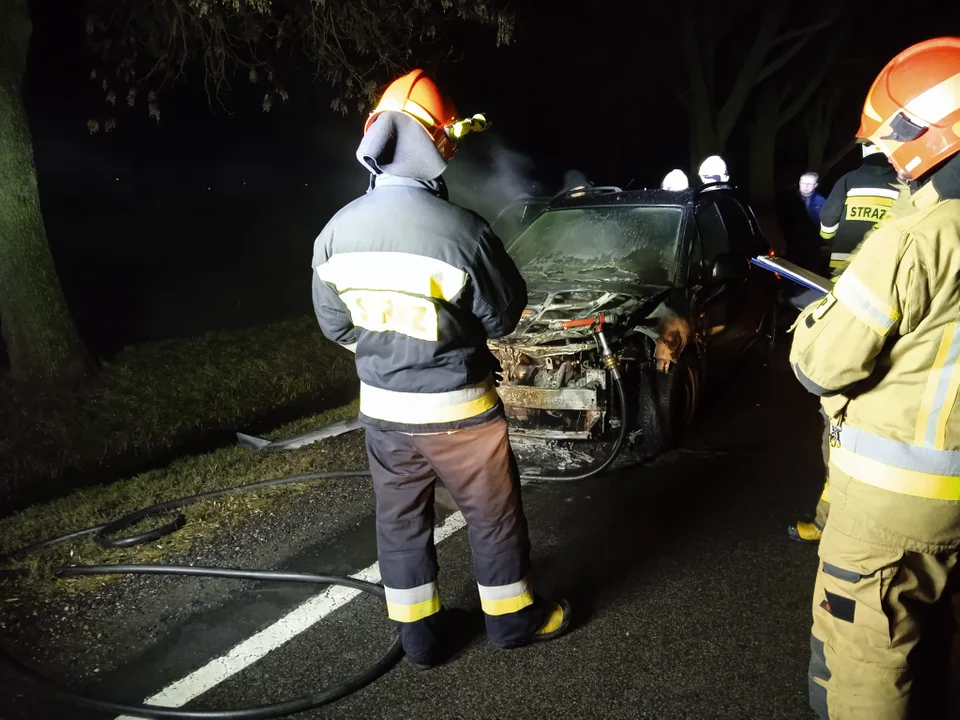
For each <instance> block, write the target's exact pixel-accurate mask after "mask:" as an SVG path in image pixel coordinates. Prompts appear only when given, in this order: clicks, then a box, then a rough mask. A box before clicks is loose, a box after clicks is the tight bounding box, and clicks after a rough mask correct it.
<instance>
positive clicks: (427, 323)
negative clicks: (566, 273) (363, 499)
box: [313, 175, 527, 433]
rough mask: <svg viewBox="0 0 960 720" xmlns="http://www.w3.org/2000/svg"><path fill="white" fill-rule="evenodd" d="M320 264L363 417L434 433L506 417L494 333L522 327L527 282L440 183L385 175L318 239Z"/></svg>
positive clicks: (335, 333) (318, 306)
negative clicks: (351, 355) (496, 376)
mask: <svg viewBox="0 0 960 720" xmlns="http://www.w3.org/2000/svg"><path fill="white" fill-rule="evenodd" d="M313 269H314V273H313V274H314V277H313V302H314V309H315V311H316V315H317V320H318V321H319V323H320V327H321V329H322V330H323V333H324V335H326V336H327V337H328V338H329V339H330V340H333V341H334V342H337V343H340V344H341V345H344V346H346V347H348V348H350V349H354V351H355V352H356V363H357V374H358V375H359V376H360V422H361V424H364V425H366V426H368V427H373V428H377V429H380V430H400V431H403V432H414V433H419V432H436V431H444V430H450V429H455V428H461V427H466V426H469V425H475V424H479V423H482V422H486V421H487V420H490V419H492V418H493V417H496V416H499V415H501V414H502V412H503V408H502V405H501V404H500V401H499V397H498V395H497V391H496V388H495V385H494V382H493V377H492V371H493V369H494V367H495V364H494V363H495V361H494V358H493V356H492V355H491V353H490V351H489V350H488V349H487V339H488V338H498V337H502V336H504V335H507V334H509V333H510V332H512V331H513V329H514V328H515V327H516V324H517V322H518V321H519V319H520V314H521V312H523V309H524V307H525V306H526V303H527V290H526V284H525V283H524V281H523V278H522V277H521V276H520V273H519V271H518V270H517V267H516V265H515V264H514V262H513V260H511V259H510V256H509V255H507V253H506V251H505V250H504V248H503V244H502V243H501V242H500V239H499V238H498V237H497V236H496V235H495V234H494V233H493V231H492V230H491V229H490V226H489V225H488V224H487V223H486V222H485V221H484V220H483V219H482V218H481V217H480V216H479V215H477V214H475V213H472V212H470V211H468V210H465V209H463V208H461V207H459V206H457V205H454V204H452V203H450V202H447V201H446V199H444V198H443V197H441V194H440V193H439V192H438V188H437V183H436V181H434V182H430V181H421V180H414V179H409V178H402V177H395V176H390V175H380V176H378V177H377V180H376V184H375V187H374V188H373V189H371V190H370V191H369V192H368V193H367V194H366V195H364V196H363V197H361V198H358V199H357V200H354V201H353V202H352V203H350V204H349V205H347V206H346V207H345V208H343V209H342V210H341V211H340V212H339V213H337V215H335V216H334V217H333V219H331V220H330V222H329V223H327V226H326V227H325V228H324V229H323V231H322V232H321V233H320V235H319V237H317V240H316V242H315V243H314V254H313Z"/></svg>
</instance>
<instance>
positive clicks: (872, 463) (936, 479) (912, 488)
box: [830, 447, 960, 501]
mask: <svg viewBox="0 0 960 720" xmlns="http://www.w3.org/2000/svg"><path fill="white" fill-rule="evenodd" d="M830 463H831V464H833V465H835V466H836V467H837V469H838V470H840V471H841V472H844V473H846V474H847V475H849V476H850V477H852V478H855V479H856V480H859V481H860V482H862V483H866V484H867V485H873V486H874V487H878V488H881V489H883V490H889V491H890V492H895V493H900V494H901V495H912V496H914V497H922V498H929V499H931V500H957V501H960V476H958V475H934V474H932V473H925V472H920V471H918V470H904V469H903V468H898V467H894V466H892V465H887V464H885V463H882V462H879V461H877V460H872V459H870V458H868V457H864V456H863V455H857V454H856V453H854V452H851V451H850V450H847V449H845V448H842V447H832V448H830Z"/></svg>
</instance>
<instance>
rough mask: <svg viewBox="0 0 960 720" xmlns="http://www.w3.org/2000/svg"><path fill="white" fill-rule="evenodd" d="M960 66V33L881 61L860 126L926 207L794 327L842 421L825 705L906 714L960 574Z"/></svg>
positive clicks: (873, 242) (803, 354) (815, 656)
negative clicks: (940, 608) (913, 661)
mask: <svg viewBox="0 0 960 720" xmlns="http://www.w3.org/2000/svg"><path fill="white" fill-rule="evenodd" d="M958 78H960V38H952V37H946V38H938V39H935V40H929V41H926V42H923V43H920V44H918V45H915V46H913V47H911V48H909V49H907V50H906V51H904V52H903V53H901V54H900V55H898V56H897V57H896V58H894V59H893V60H892V61H891V62H890V63H889V64H888V65H887V66H886V67H885V68H884V69H883V70H882V71H881V73H880V75H879V76H878V78H877V80H876V81H875V82H874V84H873V86H872V87H871V89H870V92H869V94H868V95H867V99H866V102H865V104H864V109H863V115H862V119H861V126H860V130H859V132H858V133H857V137H858V138H860V139H861V140H864V141H870V142H873V143H875V144H876V145H877V146H878V147H879V148H880V149H881V151H882V152H883V153H884V154H885V155H886V157H888V158H889V159H890V162H891V163H892V164H893V166H894V167H895V169H896V170H897V172H898V173H899V174H900V176H901V177H902V178H903V179H905V180H907V181H912V182H916V184H917V188H918V189H917V191H916V192H915V193H913V196H912V204H913V205H914V208H915V210H914V212H913V213H911V214H908V215H906V216H905V217H902V218H897V219H893V220H890V221H888V222H885V223H884V224H883V225H882V226H880V227H879V228H878V229H877V230H876V231H875V232H874V233H873V234H872V235H871V237H870V239H869V241H868V242H866V243H864V244H863V246H862V247H861V248H860V251H859V252H858V253H857V255H856V257H855V258H854V259H853V260H852V261H851V263H850V265H849V267H848V268H847V270H846V271H845V272H844V273H843V274H842V275H841V276H840V278H839V279H838V280H837V283H836V287H835V289H834V290H833V291H832V292H830V293H828V294H827V295H826V296H825V297H824V299H823V300H822V301H821V302H820V303H818V304H816V305H813V306H811V307H809V308H807V309H805V310H804V311H803V312H802V313H801V315H800V317H799V319H798V321H797V324H796V326H795V333H796V334H795V337H794V341H793V345H792V347H791V351H790V362H791V366H792V367H793V369H794V372H795V373H796V375H797V377H798V378H799V379H800V381H801V382H802V383H803V384H804V386H805V387H806V388H808V389H809V390H810V391H811V392H814V393H815V394H817V395H819V396H821V398H822V405H823V407H824V410H825V411H826V413H827V415H828V416H829V418H830V423H831V427H830V447H829V463H830V498H831V500H832V501H833V502H832V504H831V511H830V515H829V518H828V519H827V523H826V527H825V529H824V532H823V538H822V540H821V542H820V548H819V555H820V561H821V562H820V565H819V568H818V572H817V579H816V584H815V589H814V597H813V627H812V639H811V649H812V655H811V661H810V670H809V690H810V703H811V706H812V707H813V708H814V710H815V711H816V712H817V713H818V714H819V716H820V717H821V718H831V719H832V720H845V719H848V718H870V719H871V720H892V719H894V718H896V719H899V718H905V717H907V712H908V709H907V706H908V696H909V692H910V687H911V682H912V677H911V673H910V668H909V663H908V656H909V654H910V652H911V651H912V650H913V648H914V647H915V646H916V644H917V642H918V639H919V637H920V634H921V621H922V618H923V615H924V611H925V610H927V609H929V608H930V606H931V605H933V604H934V603H937V602H938V601H939V600H940V599H941V598H944V596H945V595H946V594H948V593H950V592H951V590H950V589H949V588H950V586H951V583H952V582H955V581H956V580H957V565H958V561H960V415H958V414H957V409H956V408H955V405H956V404H957V396H958V388H960V283H957V281H956V279H957V277H960V191H958V189H957V180H958V178H960V155H958V153H960V83H958V82H957V79H958ZM956 599H957V598H956V597H954V600H956ZM955 607H957V605H956V603H955ZM957 649H958V650H960V646H958V648H957ZM958 657H960V656H958ZM957 710H960V708H957ZM953 717H956V715H953Z"/></svg>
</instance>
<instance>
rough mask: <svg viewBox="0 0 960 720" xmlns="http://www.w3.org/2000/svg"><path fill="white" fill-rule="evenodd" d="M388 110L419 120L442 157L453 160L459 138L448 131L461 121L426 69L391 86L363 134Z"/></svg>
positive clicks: (368, 121)
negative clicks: (428, 75) (425, 71)
mask: <svg viewBox="0 0 960 720" xmlns="http://www.w3.org/2000/svg"><path fill="white" fill-rule="evenodd" d="M388 110H393V111H394V112H402V113H404V114H406V115H409V116H411V117H413V118H416V119H417V120H418V121H419V122H420V124H421V125H422V126H423V127H424V129H425V130H426V131H427V134H428V135H429V136H430V138H431V139H432V140H433V143H434V144H435V145H436V146H437V150H439V151H440V155H441V157H443V159H444V160H449V159H450V158H452V157H453V154H454V153H455V152H456V143H455V142H454V140H455V139H456V138H454V137H451V133H449V132H448V128H449V127H452V126H453V125H454V124H455V123H456V122H457V108H456V107H454V105H453V101H452V100H450V98H449V97H447V95H446V94H445V93H443V92H441V91H440V88H438V87H437V84H436V83H435V82H434V81H433V80H431V79H430V78H429V77H427V75H426V74H425V73H424V71H423V70H414V71H413V72H409V73H407V74H406V75H404V76H403V77H402V78H399V79H397V80H394V81H393V82H392V83H390V85H389V86H388V87H387V89H386V90H385V91H384V93H383V96H382V97H381V98H380V102H379V103H378V104H377V106H376V107H375V108H374V109H373V112H372V113H370V116H369V117H368V118H367V122H366V124H365V125H364V126H363V132H367V130H369V129H370V126H371V125H372V124H373V121H374V120H376V119H377V117H378V116H379V115H380V113H382V112H386V111H388Z"/></svg>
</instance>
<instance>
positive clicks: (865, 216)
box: [820, 143, 900, 277]
mask: <svg viewBox="0 0 960 720" xmlns="http://www.w3.org/2000/svg"><path fill="white" fill-rule="evenodd" d="M862 152H863V164H862V165H861V166H860V167H859V168H857V169H856V170H853V171H852V172H848V173H847V174H846V175H844V176H843V177H841V178H840V179H839V180H838V181H837V184H836V185H834V186H833V190H831V191H830V195H829V196H828V197H827V201H826V204H824V206H823V209H822V210H821V211H820V237H822V238H823V239H824V240H826V241H827V242H828V243H829V244H830V273H831V275H833V276H834V277H836V276H837V275H839V274H840V273H841V272H843V269H844V267H846V265H847V264H848V263H849V261H850V256H851V253H853V250H854V248H856V247H857V245H859V244H860V241H861V240H863V237H864V235H865V234H866V233H867V232H868V231H869V230H870V229H871V228H874V227H876V226H877V225H878V224H879V223H881V222H883V221H884V220H886V219H887V218H888V217H889V216H890V214H891V210H892V207H893V204H894V202H895V201H896V200H897V197H898V196H899V195H900V191H899V189H898V188H897V182H898V181H897V171H896V170H894V168H893V166H892V165H891V164H890V163H889V161H888V160H887V157H886V156H885V155H884V154H883V153H882V152H881V151H880V148H878V147H877V146H876V145H874V144H872V143H864V144H863V146H862Z"/></svg>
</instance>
